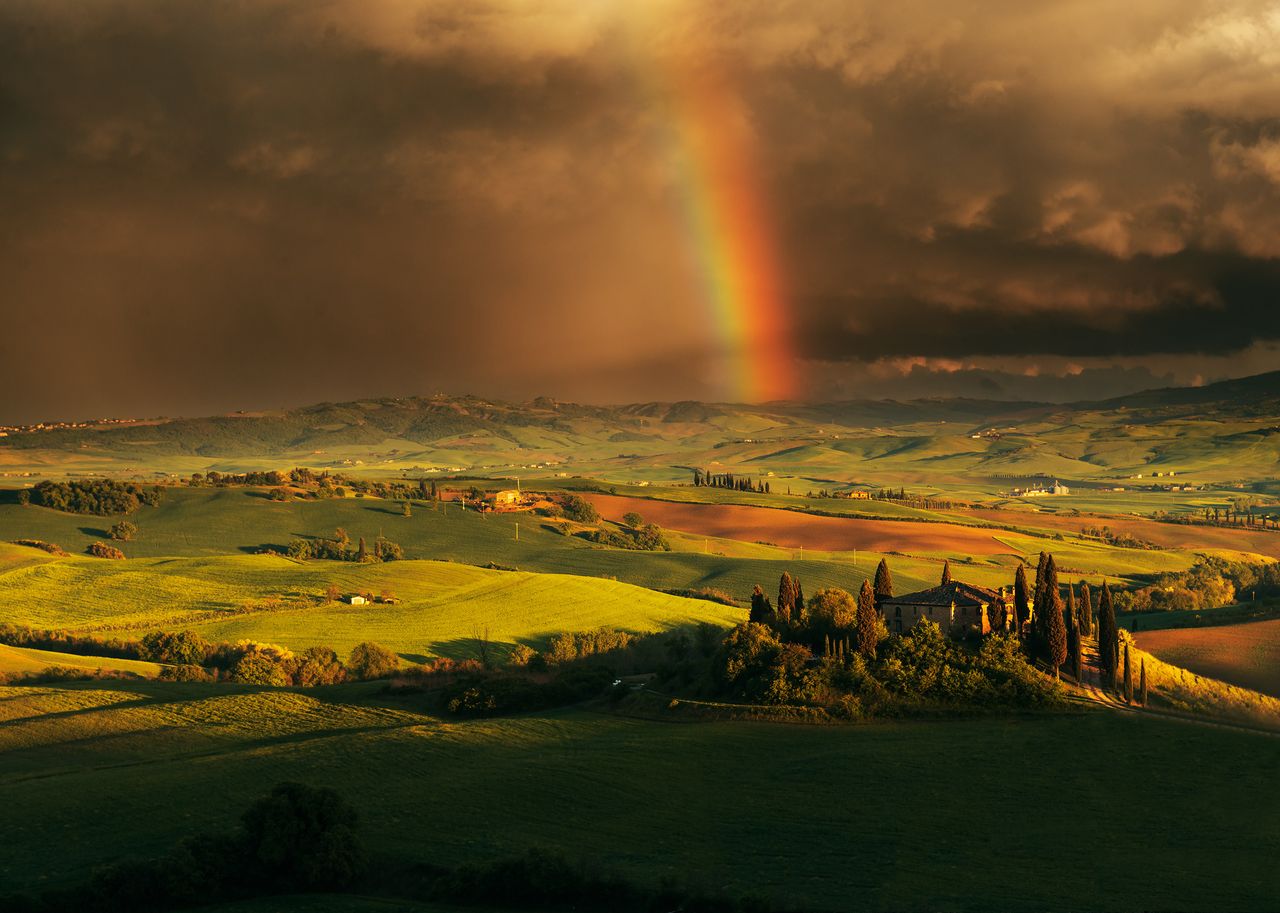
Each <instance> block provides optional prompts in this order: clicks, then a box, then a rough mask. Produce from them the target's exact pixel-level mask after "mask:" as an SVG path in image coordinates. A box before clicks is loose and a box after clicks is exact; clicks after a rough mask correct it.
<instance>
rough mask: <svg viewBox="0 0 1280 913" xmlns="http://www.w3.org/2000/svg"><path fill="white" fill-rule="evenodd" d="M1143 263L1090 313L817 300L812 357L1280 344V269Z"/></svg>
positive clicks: (1085, 352)
mask: <svg viewBox="0 0 1280 913" xmlns="http://www.w3.org/2000/svg"><path fill="white" fill-rule="evenodd" d="M1142 260H1143V261H1144V262H1142V263H1139V264H1133V267H1134V268H1133V273H1134V275H1131V276H1127V275H1125V274H1124V273H1123V272H1121V271H1117V273H1119V274H1118V275H1116V276H1114V277H1111V282H1110V283H1107V284H1101V285H1095V286H1094V287H1093V290H1092V296H1091V297H1090V298H1089V301H1090V302H1091V304H1090V305H1089V306H1083V307H1051V308H1040V307H1037V308H1028V307H1026V306H1021V307H1020V306H1018V304H1019V302H1017V301H1009V300H1007V295H1006V300H1003V301H1002V300H1001V295H1000V293H999V292H998V291H994V290H993V291H992V293H991V294H990V295H989V296H984V295H983V294H982V290H981V289H979V290H971V292H970V295H971V296H972V298H974V299H976V302H975V303H974V304H972V305H968V306H955V305H954V304H952V303H948V302H945V301H938V300H929V299H924V298H913V297H899V298H892V297H886V298H880V299H871V300H868V299H865V298H850V299H845V300H827V301H823V302H818V303H817V304H816V307H815V308H814V312H815V313H818V314H822V315H825V319H818V318H815V319H814V320H813V323H812V324H811V325H810V326H809V327H808V328H807V330H806V332H807V335H806V336H805V337H804V339H803V345H804V347H805V350H806V351H808V352H809V353H810V354H811V355H812V356H813V357H815V358H820V359H830V360H839V359H842V358H852V359H858V360H872V359H876V358H892V357H895V356H912V355H918V356H925V357H942V358H948V357H952V358H953V357H956V356H1000V355H1016V356H1023V355H1062V356H1090V357H1099V356H1137V355H1153V354H1181V353H1194V354H1202V355H1203V354H1212V355H1223V354H1226V353H1230V352H1237V351H1240V350H1241V349H1243V348H1246V347H1248V346H1249V345H1251V344H1253V343H1254V342H1255V341H1259V340H1274V339H1280V261H1275V260H1267V261H1252V260H1246V259H1243V258H1240V257H1223V256H1215V257H1199V256H1193V255H1189V254H1185V253H1184V254H1178V255H1173V256H1170V257H1167V258H1158V259H1150V258H1142ZM1135 300H1136V301H1138V304H1136V305H1132V304H1129V302H1133V301H1135ZM904 314H909V315H910V318H911V319H910V321H909V322H907V323H904V321H903V319H902V315H904Z"/></svg>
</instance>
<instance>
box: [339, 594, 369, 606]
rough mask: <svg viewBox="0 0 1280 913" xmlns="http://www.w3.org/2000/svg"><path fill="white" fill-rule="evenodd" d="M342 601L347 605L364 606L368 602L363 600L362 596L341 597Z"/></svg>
mask: <svg viewBox="0 0 1280 913" xmlns="http://www.w3.org/2000/svg"><path fill="white" fill-rule="evenodd" d="M342 601H343V602H345V603H347V604H348V605H364V604H365V603H367V602H368V600H367V599H365V598H364V597H363V596H356V595H351V596H343V597H342Z"/></svg>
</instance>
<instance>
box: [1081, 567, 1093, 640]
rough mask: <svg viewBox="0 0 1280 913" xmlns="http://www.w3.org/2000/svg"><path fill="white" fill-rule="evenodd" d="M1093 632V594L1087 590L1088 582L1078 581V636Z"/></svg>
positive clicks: (1085, 635) (1086, 635)
mask: <svg viewBox="0 0 1280 913" xmlns="http://www.w3.org/2000/svg"><path fill="white" fill-rule="evenodd" d="M1092 633H1093V595H1092V594H1091V593H1090V592H1089V584H1087V583H1085V582H1084V581H1081V582H1080V636H1081V637H1088V636H1089V635H1091V634H1092Z"/></svg>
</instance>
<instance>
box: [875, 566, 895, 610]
mask: <svg viewBox="0 0 1280 913" xmlns="http://www.w3.org/2000/svg"><path fill="white" fill-rule="evenodd" d="M874 589H875V594H876V603H877V604H878V603H879V602H880V601H881V600H884V599H892V598H893V574H892V573H890V571H889V562H887V561H885V560H884V559H883V558H881V559H880V563H879V564H878V565H876V583H875V587H874Z"/></svg>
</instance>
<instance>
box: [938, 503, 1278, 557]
mask: <svg viewBox="0 0 1280 913" xmlns="http://www.w3.org/2000/svg"><path fill="white" fill-rule="evenodd" d="M951 513H952V514H953V515H954V516H957V517H964V518H966V519H973V520H974V521H977V522H986V523H996V524H999V525H1001V526H1017V527H1021V528H1023V529H1037V528H1038V529H1051V530H1055V531H1061V532H1070V533H1077V534H1078V533H1079V532H1080V530H1081V529H1083V528H1084V527H1086V526H1109V527H1111V529H1113V530H1114V531H1115V532H1117V533H1128V534H1129V535H1131V536H1136V537H1138V538H1139V539H1145V540H1147V541H1148V542H1154V543H1155V544H1156V545H1161V546H1164V547H1165V548H1193V549H1194V548H1224V549H1234V550H1235V551H1238V552H1254V553H1256V554H1259V555H1268V556H1270V557H1272V558H1280V532H1264V531H1262V530H1251V529H1225V528H1222V527H1216V526H1184V525H1182V524H1180V523H1160V522H1158V521H1156V520H1146V519H1143V518H1141V517H1105V516H1098V515H1095V514H1082V515H1081V516H1079V517H1068V516H1063V515H1061V514H1049V513H1030V512H1028V511H1021V510H965V511H960V510H955V511H951Z"/></svg>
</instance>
